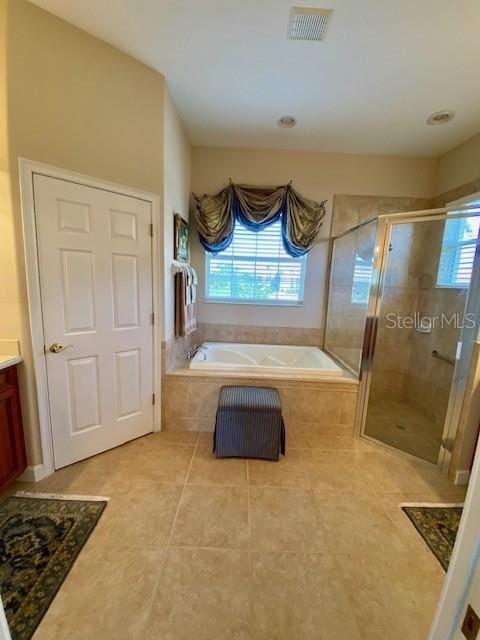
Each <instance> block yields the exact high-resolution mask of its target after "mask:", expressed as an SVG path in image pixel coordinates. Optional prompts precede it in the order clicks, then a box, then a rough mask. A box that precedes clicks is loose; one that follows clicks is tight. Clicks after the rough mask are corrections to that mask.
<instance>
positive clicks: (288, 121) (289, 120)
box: [277, 116, 297, 129]
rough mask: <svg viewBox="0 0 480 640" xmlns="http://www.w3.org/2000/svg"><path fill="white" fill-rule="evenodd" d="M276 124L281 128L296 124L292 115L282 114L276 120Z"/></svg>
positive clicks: (288, 127)
mask: <svg viewBox="0 0 480 640" xmlns="http://www.w3.org/2000/svg"><path fill="white" fill-rule="evenodd" d="M277 124H278V126H279V127H282V128H283V129H290V128H291V127H294V126H295V125H296V124H297V120H296V118H294V117H293V116H282V117H281V118H279V119H278V120H277Z"/></svg>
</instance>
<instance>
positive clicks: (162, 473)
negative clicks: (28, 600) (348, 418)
mask: <svg viewBox="0 0 480 640" xmlns="http://www.w3.org/2000/svg"><path fill="white" fill-rule="evenodd" d="M297 436H298V441H297V442H295V440H294V439H290V440H289V447H288V451H287V456H286V458H284V459H282V460H281V461H280V462H278V463H274V462H263V461H258V460H249V461H248V462H247V461H246V460H238V459H237V460H233V459H230V460H216V459H215V458H214V457H213V456H212V454H211V452H210V439H211V434H205V433H201V434H197V433H178V432H175V433H173V432H171V433H168V432H164V433H161V434H156V435H151V436H147V437H145V438H142V439H140V440H137V441H135V442H132V443H129V444H127V445H124V446H123V447H120V448H118V449H115V450H113V451H110V452H107V453H105V454H102V455H99V456H96V457H94V458H91V459H90V460H87V461H84V462H81V463H78V464H76V465H73V466H71V467H68V468H66V469H64V470H61V471H59V472H57V473H56V474H55V475H54V476H52V477H51V478H48V479H46V480H45V481H43V482H41V483H38V484H36V485H28V484H26V483H23V484H22V483H18V484H17V485H16V487H15V488H16V489H23V490H29V491H31V490H34V491H49V492H58V493H74V494H86V495H92V494H94V495H105V496H109V497H110V502H109V504H108V506H107V508H106V510H105V512H104V514H103V516H102V518H101V520H100V523H99V524H98V526H97V528H96V529H95V531H94V533H93V534H92V536H91V538H90V539H89V541H88V542H87V544H86V546H85V548H84V550H83V551H82V553H81V554H80V556H79V558H78V559H77V561H76V563H75V565H74V567H73V569H72V570H71V572H70V574H69V575H68V577H67V579H66V581H65V583H64V584H63V586H62V588H61V589H60V591H59V593H58V594H57V596H56V598H55V600H54V602H53V603H52V605H51V607H50V609H49V611H48V612H47V614H46V616H45V618H44V620H43V622H42V623H41V625H40V627H39V628H38V630H37V632H36V634H35V636H34V638H35V640H65V639H67V638H68V639H69V640H77V639H78V640H80V639H82V640H90V639H91V640H96V639H100V640H113V639H115V640H123V639H125V640H127V639H128V640H130V639H131V640H230V639H232V640H407V639H408V640H425V639H426V637H427V632H428V628H429V625H430V621H431V619H432V616H433V613H434V609H435V606H436V601H437V599H438V596H439V592H440V588H441V585H442V581H443V578H444V573H443V571H442V569H441V567H440V565H439V564H438V562H437V561H436V559H435V558H434V557H433V556H432V554H431V552H430V551H429V550H428V549H427V548H426V546H425V544H424V543H423V542H422V540H421V539H420V537H419V536H418V534H417V533H416V532H415V530H414V529H413V527H412V525H411V524H410V523H409V521H408V519H407V518H406V516H404V514H403V513H402V512H401V511H400V509H399V508H398V504H399V503H400V502H402V501H447V500H448V501H458V500H460V499H462V497H463V492H462V491H460V490H458V489H457V488H455V487H453V486H452V485H450V484H449V483H448V481H447V480H446V479H445V478H444V477H443V476H440V475H439V474H438V473H436V472H435V471H433V470H431V469H429V468H426V467H425V466H420V465H416V464H413V463H411V462H407V461H405V460H402V459H399V458H397V457H394V456H392V455H390V454H387V453H385V452H383V451H380V450H378V449H376V448H374V447H372V446H371V445H368V444H366V443H364V442H362V441H358V440H354V439H353V438H351V437H347V436H321V435H318V434H316V435H314V434H311V435H310V436H309V435H308V432H307V431H306V430H305V428H301V429H300V428H299V429H297ZM298 444H301V448H297V445H298Z"/></svg>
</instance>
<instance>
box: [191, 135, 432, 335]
mask: <svg viewBox="0 0 480 640" xmlns="http://www.w3.org/2000/svg"><path fill="white" fill-rule="evenodd" d="M434 176H435V160H433V159H429V158H407V157H403V158H401V157H393V156H361V155H349V154H337V153H321V152H305V151H284V150H265V149H258V150H255V149H221V148H212V147H194V149H193V155H192V190H193V191H194V192H195V193H204V192H205V193H216V192H217V191H219V190H220V189H222V188H223V187H224V186H225V185H226V183H227V182H228V178H231V179H232V180H233V181H235V182H243V183H247V184H256V185H278V184H285V183H287V182H289V180H291V179H293V184H294V186H295V188H296V189H298V191H300V193H302V194H303V195H304V196H306V197H308V198H312V199H315V200H324V199H325V198H327V199H328V206H327V215H326V218H325V221H324V224H323V227H322V230H321V232H320V235H319V239H318V241H317V244H316V245H315V247H314V248H313V250H312V251H311V253H310V254H309V256H308V267H307V277H306V283H305V301H304V305H303V307H276V306H275V307H268V306H252V305H232V304H223V305H219V304H211V303H210V304H209V303H204V302H202V300H201V298H202V296H203V291H204V286H203V272H204V252H203V249H202V248H201V246H200V243H199V242H198V240H197V239H196V236H195V234H194V238H193V242H192V262H193V264H194V266H195V267H196V268H197V269H198V271H199V276H200V301H199V305H198V306H199V309H198V318H199V320H200V322H204V323H222V324H236V325H245V324H255V325H263V326H283V327H316V328H318V327H319V326H320V324H321V321H322V309H323V304H324V297H325V278H326V270H327V258H328V241H327V240H328V238H329V236H330V224H331V210H332V204H333V196H334V194H335V193H354V194H359V195H371V194H375V195H384V196H412V197H426V196H429V195H431V193H432V191H433V185H434Z"/></svg>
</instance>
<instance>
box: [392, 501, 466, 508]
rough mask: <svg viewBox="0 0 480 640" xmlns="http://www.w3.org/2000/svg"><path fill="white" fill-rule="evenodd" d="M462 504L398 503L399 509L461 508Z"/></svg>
mask: <svg viewBox="0 0 480 640" xmlns="http://www.w3.org/2000/svg"><path fill="white" fill-rule="evenodd" d="M463 504H464V503H463V502H400V504H399V505H398V506H399V507H439V508H442V507H463Z"/></svg>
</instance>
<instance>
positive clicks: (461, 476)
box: [455, 469, 470, 485]
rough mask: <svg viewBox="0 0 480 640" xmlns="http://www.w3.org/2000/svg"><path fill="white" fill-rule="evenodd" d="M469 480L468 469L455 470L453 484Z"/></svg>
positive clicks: (465, 482) (466, 482) (464, 482)
mask: <svg viewBox="0 0 480 640" xmlns="http://www.w3.org/2000/svg"><path fill="white" fill-rule="evenodd" d="M469 480H470V471H467V470H466V469H464V470H461V471H455V484H461V485H465V484H468V481H469Z"/></svg>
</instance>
